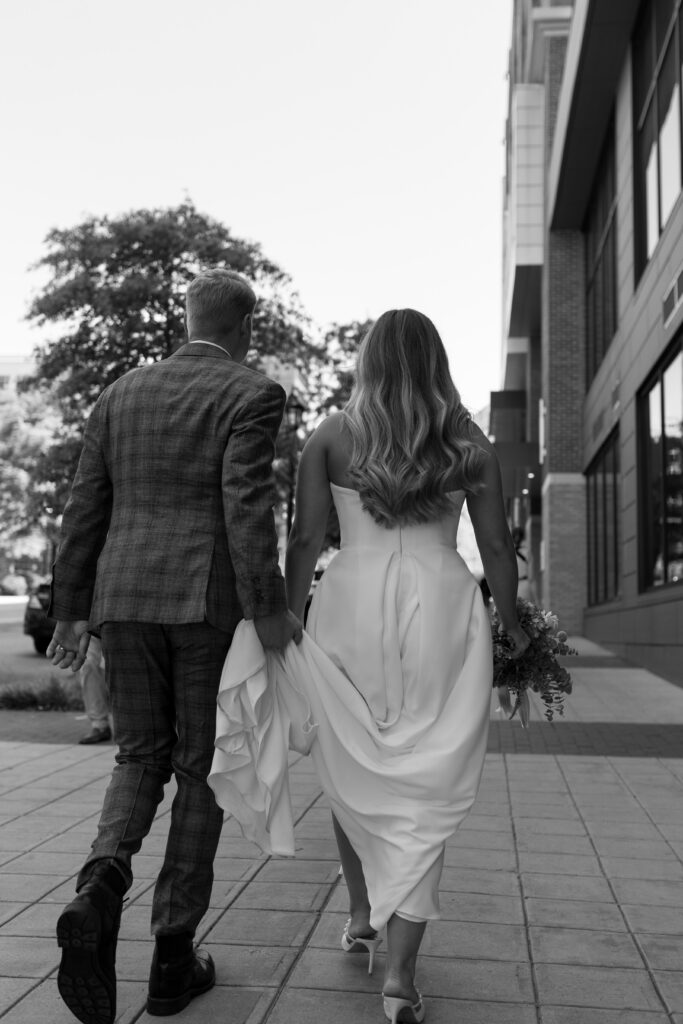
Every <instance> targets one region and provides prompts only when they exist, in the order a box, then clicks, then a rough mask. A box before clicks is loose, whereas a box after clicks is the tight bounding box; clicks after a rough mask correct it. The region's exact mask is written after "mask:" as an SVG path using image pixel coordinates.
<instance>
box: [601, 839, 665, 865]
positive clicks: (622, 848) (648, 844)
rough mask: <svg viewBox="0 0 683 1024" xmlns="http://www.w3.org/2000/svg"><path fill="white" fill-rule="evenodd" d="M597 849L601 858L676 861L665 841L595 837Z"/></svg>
mask: <svg viewBox="0 0 683 1024" xmlns="http://www.w3.org/2000/svg"><path fill="white" fill-rule="evenodd" d="M593 841H594V843H595V848H596V850H597V851H598V853H599V854H600V856H601V857H630V858H633V859H638V858H641V859H643V860H671V861H675V860H676V855H675V854H674V852H673V850H672V849H671V846H670V845H669V843H667V842H665V840H663V839H632V838H630V837H628V836H624V835H621V836H603V835H595V836H594V839H593Z"/></svg>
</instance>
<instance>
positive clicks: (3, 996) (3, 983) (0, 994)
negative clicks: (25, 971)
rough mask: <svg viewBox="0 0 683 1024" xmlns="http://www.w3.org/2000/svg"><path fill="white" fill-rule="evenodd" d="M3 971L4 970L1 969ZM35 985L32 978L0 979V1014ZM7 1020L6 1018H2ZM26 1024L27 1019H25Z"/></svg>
mask: <svg viewBox="0 0 683 1024" xmlns="http://www.w3.org/2000/svg"><path fill="white" fill-rule="evenodd" d="M3 970H4V968H3ZM35 985H36V981H35V979H34V978H0V1013H3V1012H4V1011H5V1010H7V1009H8V1008H9V1007H10V1006H12V1005H13V1004H14V1003H16V1002H17V1000H18V999H22V998H23V997H24V996H25V995H26V994H27V993H28V992H30V991H31V989H32V988H34V987H35ZM4 1019H5V1020H7V1018H6V1017H5V1018H4ZM25 1022H26V1024H28V1018H25Z"/></svg>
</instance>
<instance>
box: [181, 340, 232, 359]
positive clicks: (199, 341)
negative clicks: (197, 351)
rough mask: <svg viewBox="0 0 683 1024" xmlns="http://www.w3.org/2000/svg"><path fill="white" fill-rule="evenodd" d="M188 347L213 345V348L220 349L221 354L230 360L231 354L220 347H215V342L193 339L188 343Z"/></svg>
mask: <svg viewBox="0 0 683 1024" xmlns="http://www.w3.org/2000/svg"><path fill="white" fill-rule="evenodd" d="M188 345H213V347H214V348H217V349H220V351H221V352H225V354H226V355H228V356H230V358H231V359H232V353H231V352H228V350H227V348H223V346H222V345H217V344H216V342H215V341H202V340H201V338H194V339H193V340H192V341H188Z"/></svg>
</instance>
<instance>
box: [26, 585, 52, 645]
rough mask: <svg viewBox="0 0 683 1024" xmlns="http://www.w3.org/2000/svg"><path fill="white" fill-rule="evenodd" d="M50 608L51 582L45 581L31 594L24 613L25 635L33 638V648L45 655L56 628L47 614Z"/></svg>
mask: <svg viewBox="0 0 683 1024" xmlns="http://www.w3.org/2000/svg"><path fill="white" fill-rule="evenodd" d="M49 607H50V582H49V580H48V581H44V582H43V583H39V584H38V586H37V587H33V588H32V589H31V590H30V592H29V597H28V603H27V605H26V611H25V613H24V633H26V634H27V635H28V636H31V637H33V646H34V647H35V649H36V651H37V652H38V654H45V651H46V650H47V645H48V644H49V643H50V640H51V639H52V634H53V633H54V629H55V626H56V622H55V620H54V619H51V618H50V616H49V615H48V614H47V610H48V608H49Z"/></svg>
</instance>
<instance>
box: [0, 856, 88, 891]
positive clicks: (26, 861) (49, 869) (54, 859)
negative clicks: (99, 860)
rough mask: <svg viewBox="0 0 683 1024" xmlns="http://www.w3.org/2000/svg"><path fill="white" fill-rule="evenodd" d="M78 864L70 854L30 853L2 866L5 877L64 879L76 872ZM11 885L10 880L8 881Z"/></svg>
mask: <svg viewBox="0 0 683 1024" xmlns="http://www.w3.org/2000/svg"><path fill="white" fill-rule="evenodd" d="M79 867H80V863H79V861H78V859H77V858H76V857H74V855H73V854H72V853H42V852H40V851H36V850H34V851H32V852H31V853H25V854H23V855H22V856H21V857H17V858H16V859H14V860H12V861H10V862H9V863H8V864H4V865H3V868H2V870H3V873H4V874H6V875H15V874H17V875H30V874H33V875H57V874H61V875H62V877H64V878H66V877H68V876H69V875H72V874H73V873H74V871H78V869H79ZM8 881H9V883H10V884H11V879H9V880H8Z"/></svg>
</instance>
